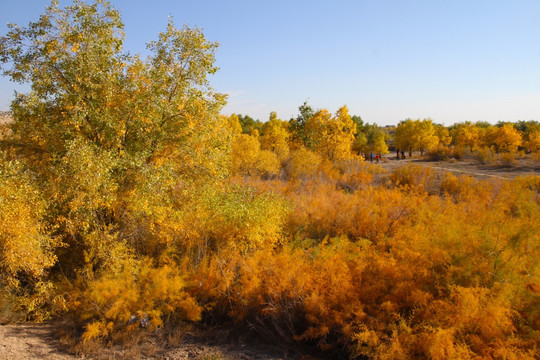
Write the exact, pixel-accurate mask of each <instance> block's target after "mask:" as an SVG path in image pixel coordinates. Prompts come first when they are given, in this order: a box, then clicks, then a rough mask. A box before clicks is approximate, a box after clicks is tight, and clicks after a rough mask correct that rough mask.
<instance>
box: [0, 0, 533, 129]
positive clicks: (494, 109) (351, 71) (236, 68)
mask: <svg viewBox="0 0 540 360" xmlns="http://www.w3.org/2000/svg"><path fill="white" fill-rule="evenodd" d="M66 3H68V1H66V0H61V1H60V4H66ZM111 3H112V4H113V6H114V7H115V8H116V9H118V10H119V11H120V13H121V14H122V19H123V21H124V23H125V25H126V27H125V32H126V42H125V44H124V48H125V50H127V51H129V52H131V53H141V54H145V51H146V50H145V44H146V43H147V42H148V41H150V40H153V39H155V38H156V36H157V34H158V33H159V32H160V31H163V30H164V29H165V26H166V24H167V21H168V16H169V15H171V16H173V19H174V21H175V23H176V24H177V25H178V26H179V27H180V26H182V25H183V24H188V25H190V26H198V27H201V28H202V29H203V30H204V33H205V35H206V37H207V38H208V39H209V40H212V41H218V42H219V43H220V47H219V49H218V52H217V65H218V66H219V67H220V71H219V72H218V73H217V74H216V75H214V76H213V77H212V78H211V83H212V85H213V87H214V88H215V89H216V90H218V91H220V92H224V93H227V94H229V102H228V105H227V106H226V107H225V109H224V110H223V112H224V113H225V114H231V113H233V112H235V113H240V114H247V115H250V116H251V117H253V118H258V119H260V120H263V121H265V120H267V119H268V115H269V113H270V112H271V111H276V112H277V113H278V117H280V118H282V119H289V118H290V117H293V116H296V115H297V114H298V106H299V105H301V104H302V103H303V102H304V101H305V100H308V103H309V104H310V105H312V106H313V107H314V108H317V109H318V108H326V109H328V110H330V111H331V112H333V113H334V112H336V111H337V109H338V108H339V107H341V106H342V105H347V106H348V107H349V110H350V113H351V114H355V115H360V116H361V117H362V119H364V121H367V122H370V123H372V122H376V123H378V124H379V125H391V124H397V123H398V122H399V121H400V120H403V119H405V118H419V117H420V118H423V117H431V118H432V119H434V120H435V121H436V122H438V123H444V124H446V125H450V124H452V123H455V122H461V121H467V120H470V121H477V120H483V121H489V122H491V123H495V122H497V121H499V120H503V121H517V120H539V121H540V1H539V0H504V1H502V0H423V1H416V0H401V1H397V0H371V1H363V0H362V1H360V0H357V1H353V0H351V1H342V0H332V1H330V0H327V1H318V0H311V1H308V0H306V1H303V0H297V1H295V0H285V1H282V0H272V1H267V0H258V1H256V0H229V1H228V0H197V1H193V0H191V1H183V0H153V1H148V0H145V1H141V0H111ZM47 4H49V1H46V0H0V33H2V34H4V33H5V32H6V31H7V27H6V24H7V23H8V22H14V23H17V24H19V25H26V24H27V23H28V22H29V21H31V20H35V19H37V17H38V16H39V15H40V14H41V13H42V12H43V10H44V8H45V6H46V5H47ZM15 89H19V91H24V88H22V89H21V88H19V87H17V86H16V84H13V83H10V82H9V81H8V80H7V79H6V78H0V110H7V109H8V108H9V102H10V99H11V98H12V97H13V91H14V90H15Z"/></svg>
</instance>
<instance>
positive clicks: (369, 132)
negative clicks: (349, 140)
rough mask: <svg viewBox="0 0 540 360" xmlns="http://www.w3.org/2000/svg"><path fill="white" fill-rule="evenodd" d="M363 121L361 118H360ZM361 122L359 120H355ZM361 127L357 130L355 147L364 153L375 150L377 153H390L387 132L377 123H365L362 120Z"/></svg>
mask: <svg viewBox="0 0 540 360" xmlns="http://www.w3.org/2000/svg"><path fill="white" fill-rule="evenodd" d="M360 121H361V119H360ZM355 123H356V124H357V126H358V124H359V122H357V121H355ZM361 124H362V125H361V127H360V128H359V130H357V133H356V136H355V137H356V138H355V141H354V145H353V149H354V150H355V151H357V152H363V153H364V154H367V153H370V152H373V153H376V154H386V153H388V145H387V144H386V133H385V132H384V130H383V129H381V128H379V127H378V126H377V124H375V123H374V124H371V125H370V124H365V125H363V122H361Z"/></svg>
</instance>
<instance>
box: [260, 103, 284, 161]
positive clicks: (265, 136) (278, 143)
mask: <svg viewBox="0 0 540 360" xmlns="http://www.w3.org/2000/svg"><path fill="white" fill-rule="evenodd" d="M288 125H289V124H288V123H287V122H284V121H282V120H280V119H278V118H277V114H276V113H275V112H272V113H271V114H270V119H269V120H268V121H267V122H265V123H264V125H263V126H262V128H261V133H262V135H261V149H263V150H270V151H272V152H274V153H275V154H276V156H277V158H278V159H279V160H280V161H284V160H285V159H286V158H287V156H289V140H290V138H291V136H290V133H289V129H288V127H289V126H288Z"/></svg>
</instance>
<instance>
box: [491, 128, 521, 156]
mask: <svg viewBox="0 0 540 360" xmlns="http://www.w3.org/2000/svg"><path fill="white" fill-rule="evenodd" d="M485 143H486V145H488V146H492V147H493V148H494V150H495V151H496V152H498V153H499V152H515V151H517V149H518V147H519V146H521V143H522V136H521V133H520V132H519V130H517V129H516V128H515V127H514V125H513V124H504V125H502V126H500V127H499V126H492V127H490V128H489V129H488V130H487V133H486V136H485Z"/></svg>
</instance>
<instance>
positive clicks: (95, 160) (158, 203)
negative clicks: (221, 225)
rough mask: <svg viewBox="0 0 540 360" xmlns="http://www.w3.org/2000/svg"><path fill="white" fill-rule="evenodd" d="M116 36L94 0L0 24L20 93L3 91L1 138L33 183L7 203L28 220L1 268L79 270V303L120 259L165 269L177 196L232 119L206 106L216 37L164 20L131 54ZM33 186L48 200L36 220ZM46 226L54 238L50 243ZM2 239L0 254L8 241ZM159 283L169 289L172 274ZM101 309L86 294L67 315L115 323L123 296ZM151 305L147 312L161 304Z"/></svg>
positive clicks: (206, 174) (176, 227) (0, 50)
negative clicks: (140, 52)
mask: <svg viewBox="0 0 540 360" xmlns="http://www.w3.org/2000/svg"><path fill="white" fill-rule="evenodd" d="M123 38H124V37H123V24H122V22H121V19H120V15H119V13H118V12H117V11H116V10H114V9H113V8H112V6H111V5H110V4H109V3H108V2H107V1H104V0H96V1H95V2H94V3H92V4H86V3H84V2H83V1H78V0H76V1H74V3H73V5H71V6H68V7H66V8H60V7H59V5H58V2H53V3H52V4H51V5H50V6H49V7H48V8H47V9H46V11H45V13H44V14H43V15H41V17H40V18H39V20H38V21H36V22H32V23H30V24H29V25H28V26H27V27H19V26H16V25H10V30H9V32H8V33H7V34H6V35H5V36H3V37H2V38H0V60H1V66H2V71H3V74H4V75H6V76H8V77H10V78H11V79H12V80H13V81H16V82H19V83H22V84H28V85H29V86H30V91H29V93H18V94H16V97H15V100H14V101H13V103H12V105H11V108H12V111H13V122H12V123H11V124H10V125H9V127H10V132H9V135H8V136H6V137H5V138H3V139H2V147H3V148H4V149H5V150H6V152H7V153H8V154H10V157H12V158H16V159H18V160H19V161H20V163H21V167H22V168H24V169H25V170H27V171H30V172H31V173H32V174H33V178H34V179H36V181H37V184H36V185H35V186H36V187H37V188H38V190H37V191H35V192H33V191H32V192H31V191H29V192H28V195H27V196H28V198H27V200H24V199H21V201H20V202H19V203H20V205H17V206H18V207H19V208H20V209H21V213H20V215H18V216H20V218H21V219H22V217H24V216H26V215H25V214H27V215H28V221H27V223H28V224H27V225H25V227H26V228H28V233H27V235H25V236H26V237H21V238H20V239H21V241H24V242H27V244H25V245H24V246H22V245H21V246H20V249H21V250H23V249H26V248H28V249H33V250H32V252H25V254H26V255H28V256H31V257H33V260H30V259H25V258H24V257H20V256H17V257H15V258H13V259H14V260H17V261H19V264H13V265H9V268H6V270H5V271H7V272H11V273H12V274H16V273H19V272H26V273H28V274H29V276H33V277H39V276H40V275H41V274H42V273H43V271H44V270H43V269H46V268H48V267H50V266H51V265H52V264H53V263H54V261H55V259H58V260H57V261H58V263H59V264H60V265H59V268H61V269H62V271H63V275H64V276H67V277H68V278H70V279H77V281H78V282H79V283H80V284H83V285H82V286H81V291H82V292H81V294H80V297H78V300H77V301H78V302H79V303H80V302H81V301H83V300H84V301H86V300H85V299H92V298H93V297H92V296H91V294H92V292H93V291H96V290H95V288H93V287H92V286H94V285H95V286H96V287H99V286H102V284H103V283H102V280H103V281H108V280H107V278H106V277H111V276H112V277H113V278H114V276H115V275H117V276H119V277H121V276H123V275H122V272H123V271H124V270H122V269H128V268H129V269H132V271H131V273H126V274H125V275H126V276H128V275H129V276H132V274H135V273H143V272H150V273H152V272H153V271H154V270H155V271H156V272H158V273H160V271H162V270H163V271H164V272H165V273H167V271H166V270H165V268H162V266H164V265H163V264H165V263H168V260H166V259H167V258H168V256H169V255H168V254H170V253H171V252H173V251H180V250H181V249H185V248H186V247H187V246H188V244H189V241H188V240H189V239H190V238H191V237H193V236H195V235H189V236H187V235H186V230H185V229H186V226H184V225H185V221H186V219H189V216H188V212H189V211H191V208H190V207H189V205H190V204H193V202H194V201H195V200H194V199H196V198H197V199H200V198H201V197H204V196H205V195H204V194H207V193H209V192H204V191H201V190H200V187H201V185H200V184H201V183H206V184H208V185H207V187H208V186H211V184H213V183H215V182H216V181H219V179H223V178H224V177H225V176H226V175H227V172H228V170H229V167H230V166H229V148H230V141H231V139H232V134H233V132H234V129H232V128H231V126H230V124H228V119H224V118H223V117H220V116H219V111H220V110H221V108H222V106H223V105H224V103H225V97H224V96H223V95H222V94H219V93H216V92H214V91H213V89H212V88H211V87H210V86H209V83H208V76H209V75H211V74H213V73H215V71H216V70H217V68H216V67H215V66H214V59H215V55H214V54H215V50H216V48H217V43H214V42H210V41H208V40H206V38H205V37H204V35H203V33H202V32H201V30H200V29H197V28H189V27H183V28H182V29H178V28H176V27H175V26H174V24H173V22H172V21H170V22H169V23H168V25H167V27H166V29H165V31H164V32H162V33H160V34H159V36H158V38H157V40H155V41H152V42H150V43H149V44H148V49H149V53H150V55H149V56H148V58H146V59H141V58H140V57H138V56H132V55H129V54H126V53H123V52H122V43H123ZM7 160H9V161H12V160H11V159H7ZM8 185H9V182H8ZM21 189H22V188H21ZM34 193H38V194H39V193H41V194H42V196H43V198H44V199H47V201H48V202H49V204H48V205H47V209H48V213H47V216H46V219H47V220H48V224H47V227H45V226H42V225H41V223H40V219H41V213H40V211H41V210H40V209H41V207H40V206H37V203H38V200H35V201H34V200H33V198H32V196H34V195H32V194H34ZM197 201H201V200H197ZM26 202H35V204H36V205H35V208H34V209H32V208H31V207H29V206H28V205H25V204H26ZM6 206H10V205H9V204H6ZM25 208H26V210H24V209H25ZM8 215H9V214H8ZM8 220H9V219H8ZM11 222H12V220H9V221H7V220H6V222H5V223H6V224H8V223H11ZM22 224H23V223H22V222H21V225H22ZM45 228H48V229H50V230H51V233H50V234H46V233H45V232H44V231H43V229H45ZM1 236H4V235H1ZM47 236H51V237H52V238H54V239H55V241H58V242H59V241H62V242H64V244H65V247H62V248H57V249H56V252H55V253H54V254H51V251H52V250H53V249H54V246H53V245H54V244H53V243H50V242H49V240H47V239H48V237H47ZM10 237H12V236H11V235H10ZM30 238H31V239H32V240H31V241H30ZM14 240H15V238H14ZM16 241H19V240H16ZM5 249H8V248H5ZM5 249H4V250H3V251H4V256H7V255H5V254H8V255H9V254H12V253H13V252H12V251H11V250H5ZM9 249H11V247H10V248H9ZM175 249H176V250H175ZM9 256H11V255H9ZM144 257H150V258H152V259H154V261H153V262H148V261H142V260H141V259H142V258H144ZM6 264H8V263H6ZM171 266H173V265H171ZM174 266H176V265H174ZM174 266H173V267H174ZM153 267H155V269H153ZM10 269H12V270H10ZM175 271H176V270H175ZM130 274H131V275H130ZM166 276H168V275H166ZM166 276H165V277H166ZM175 281H176V280H175ZM178 281H182V280H181V279H178ZM100 284H101V285H100ZM126 284H131V285H130V286H135V287H132V288H130V291H134V292H137V291H143V289H144V286H142V285H141V286H139V285H136V284H134V283H133V282H130V281H127V282H126ZM165 284H166V285H165V286H172V287H174V288H175V289H178V291H181V288H182V286H183V285H182V286H180V285H179V284H174V281H173V282H165ZM163 291H164V292H165V294H167V293H168V291H169V290H166V289H165V290H163ZM114 294H116V295H115V296H121V294H119V293H118V292H114ZM162 295H163V294H162ZM162 295H159V294H156V296H162ZM178 295H179V296H180V298H182V299H184V300H186V299H188V300H187V301H188V302H189V301H191V300H189V296H187V295H186V296H184V295H181V294H180V293H179V294H178ZM141 296H142V295H141ZM163 296H168V295H163ZM74 298H77V296H75V295H74ZM94 300H96V299H94ZM148 300H149V301H150V302H152V300H151V299H148ZM96 301H97V300H96ZM99 301H101V300H99ZM99 301H97V302H96V303H99ZM160 301H161V300H160ZM177 304H178V305H179V306H180V307H179V308H178V310H180V309H181V308H182V307H183V305H180V302H177ZM87 305H88V304H87ZM73 306H75V305H73ZM134 306H136V304H135V305H134ZM173 306H175V305H173ZM89 308H93V307H92V306H89ZM115 309H116V310H111V311H117V313H116V314H111V316H108V315H107V316H105V318H103V314H104V312H100V310H99V309H96V308H94V311H96V312H93V313H91V314H82V313H80V315H81V316H82V318H84V319H91V318H95V319H96V320H97V321H98V322H97V323H96V324H98V325H99V324H103V322H107V321H110V320H114V321H120V325H119V326H125V322H122V321H123V319H124V318H125V316H127V315H129V314H128V313H127V312H128V311H135V310H137V309H134V308H131V309H128V308H115ZM138 310H139V311H149V309H148V308H147V309H142V308H140V309H138ZM156 311H157V312H155V313H154V315H155V317H156V323H157V320H158V319H157V318H159V316H160V314H163V312H161V310H159V309H156ZM192 316H195V317H196V316H197V309H194V310H193V313H192V314H191V315H189V316H188V317H192ZM122 324H123V325H122ZM98 325H96V326H98ZM98 327H99V326H98ZM88 331H90V328H88Z"/></svg>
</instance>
